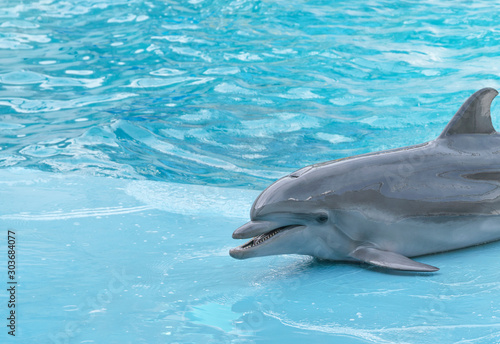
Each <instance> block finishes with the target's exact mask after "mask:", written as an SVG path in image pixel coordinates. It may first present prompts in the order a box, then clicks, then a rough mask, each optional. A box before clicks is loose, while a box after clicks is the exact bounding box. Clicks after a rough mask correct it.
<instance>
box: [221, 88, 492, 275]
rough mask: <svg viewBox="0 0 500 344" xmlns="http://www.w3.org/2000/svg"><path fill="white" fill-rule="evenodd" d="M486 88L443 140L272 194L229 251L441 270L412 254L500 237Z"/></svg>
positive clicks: (343, 165) (289, 183)
mask: <svg viewBox="0 0 500 344" xmlns="http://www.w3.org/2000/svg"><path fill="white" fill-rule="evenodd" d="M497 94H498V92H497V91H496V90H495V89H493V88H484V89H481V90H479V91H477V92H476V93H474V94H473V95H472V96H470V97H469V98H468V99H467V100H466V101H465V103H464V104H463V105H462V106H461V107H460V109H459V110H458V111H457V113H456V114H455V115H454V116H453V118H452V119H451V121H450V122H449V123H448V125H447V126H446V127H445V128H444V130H443V132H442V133H441V135H439V137H438V138H436V139H435V140H432V141H429V142H425V143H422V144H417V145H414V146H409V147H403V148H397V149H391V150H386V151H380V152H374V153H368V154H363V155H358V156H353V157H348V158H343V159H338V160H333V161H328V162H324V163H319V164H315V165H310V166H307V167H304V168H302V169H299V170H297V171H295V172H293V173H291V174H290V175H287V176H285V177H283V178H281V179H279V180H277V181H276V182H274V183H273V184H271V185H270V186H269V187H268V188H267V189H265V190H264V191H263V192H262V193H261V194H260V195H259V196H258V197H257V199H256V200H255V202H254V203H253V205H252V208H251V211H250V220H251V221H250V222H248V223H246V224H244V225H243V226H241V227H239V228H238V229H236V231H235V232H234V233H233V238H234V239H248V238H251V240H250V241H248V242H247V243H245V244H243V245H241V246H238V247H236V248H233V249H231V250H230V251H229V253H230V255H231V256H232V257H233V258H237V259H246V258H252V257H259V256H268V255H277V254H301V255H310V256H313V257H317V258H320V259H325V260H333V261H355V262H356V261H357V262H365V263H368V264H372V265H375V266H378V267H382V268H387V269H395V270H403V271H418V272H433V271H437V270H439V269H438V268H437V267H434V266H431V265H427V264H423V263H420V262H417V261H415V260H413V259H410V257H416V256H422V255H427V254H433V253H438V252H445V251H450V250H455V249H459V248H464V247H469V246H473V245H479V244H483V243H487V242H491V241H495V240H499V239H500V216H499V215H500V134H498V133H497V132H496V131H495V129H494V128H493V125H492V122H491V115H490V107H491V102H492V101H493V99H494V98H495V97H496V96H497Z"/></svg>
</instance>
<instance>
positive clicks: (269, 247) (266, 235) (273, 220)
mask: <svg viewBox="0 0 500 344" xmlns="http://www.w3.org/2000/svg"><path fill="white" fill-rule="evenodd" d="M315 169H316V168H315V167H314V166H308V167H305V168H303V169H301V170H299V171H296V172H294V173H292V174H290V175H288V176H286V177H283V178H281V179H279V180H278V181H276V182H275V183H273V184H272V185H271V186H269V187H268V188H267V189H265V190H264V191H263V192H262V193H261V194H260V195H259V197H257V199H256V200H255V202H254V204H253V206H252V209H251V211H250V219H251V221H250V222H248V223H246V224H244V225H243V226H241V227H239V228H238V229H236V231H234V233H233V238H234V239H251V240H250V241H248V242H247V243H245V244H243V245H241V246H238V247H236V248H233V249H231V250H230V251H229V254H230V255H231V256H232V257H233V258H236V259H246V258H252V257H260V256H269V255H277V254H304V255H312V256H316V257H323V256H324V257H325V258H329V259H331V258H335V257H332V246H339V247H341V245H340V242H339V244H338V245H336V244H335V243H333V244H332V241H336V239H338V238H336V236H337V234H338V233H337V231H336V227H335V224H334V222H333V217H334V214H333V210H332V207H331V206H327V202H326V201H327V196H328V194H329V193H332V192H333V191H332V190H330V189H328V188H327V189H326V190H325V185H321V183H320V184H317V183H316V184H314V183H312V181H314V180H317V178H307V177H306V176H305V175H304V173H309V174H316V173H312V172H313V171H314V170H315Z"/></svg>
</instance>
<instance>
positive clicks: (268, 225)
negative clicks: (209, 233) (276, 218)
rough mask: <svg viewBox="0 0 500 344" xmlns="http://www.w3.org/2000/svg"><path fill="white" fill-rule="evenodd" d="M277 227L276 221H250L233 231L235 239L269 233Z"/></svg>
mask: <svg viewBox="0 0 500 344" xmlns="http://www.w3.org/2000/svg"><path fill="white" fill-rule="evenodd" d="M274 228H276V223H275V222H270V221H250V222H247V223H245V224H244V225H243V226H241V227H240V228H238V229H237V230H235V231H234V233H233V239H248V238H253V237H255V236H257V235H260V234H264V233H267V232H269V231H271V230H273V229H274Z"/></svg>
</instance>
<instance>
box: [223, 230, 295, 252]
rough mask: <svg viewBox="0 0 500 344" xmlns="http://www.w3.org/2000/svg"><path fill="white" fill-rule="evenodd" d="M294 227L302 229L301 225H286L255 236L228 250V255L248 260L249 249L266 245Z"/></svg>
mask: <svg viewBox="0 0 500 344" xmlns="http://www.w3.org/2000/svg"><path fill="white" fill-rule="evenodd" d="M296 227H302V225H288V226H282V227H278V228H275V229H273V230H270V231H268V232H266V233H263V234H260V235H257V236H255V237H253V238H252V239H251V240H249V241H248V242H246V243H245V244H243V245H241V246H238V247H235V248H233V249H231V250H229V255H230V256H231V257H233V258H236V259H245V258H250V257H249V256H247V254H246V253H247V252H249V251H251V249H254V248H256V247H259V246H261V245H262V244H264V243H267V242H268V241H269V240H271V239H272V238H274V237H276V236H279V234H280V233H283V232H286V231H288V230H290V229H292V228H296Z"/></svg>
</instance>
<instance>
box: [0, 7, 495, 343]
mask: <svg viewBox="0 0 500 344" xmlns="http://www.w3.org/2000/svg"><path fill="white" fill-rule="evenodd" d="M499 15H500V7H499V6H497V5H496V4H492V3H491V2H487V1H474V2H468V1H462V2H456V1H446V0H445V1H431V0H427V1H402V2H401V1H400V2H396V1H382V0H373V1H368V2H352V1H319V0H312V1H300V0H299V1H280V0H277V1H257V0H255V1H250V0H235V1H230V0H214V1H210V0H189V1H159V0H152V1H143V0H141V1H139V0H137V1H134V0H131V1H126V0H118V1H117V0H91V1H78V0H68V1H62V0H41V1H19V0H17V1H9V2H6V1H4V2H3V3H2V6H0V195H1V196H0V209H1V210H0V231H3V233H2V234H1V237H2V238H4V239H2V240H0V255H2V256H3V257H4V258H2V259H0V276H3V277H2V278H1V281H0V283H2V288H0V298H1V300H3V301H2V302H1V303H0V314H1V318H2V319H5V320H3V323H2V324H1V328H3V330H2V331H1V333H0V342H2V343H276V342H284V343H304V342H310V343H326V342H328V343H348V344H349V343H494V342H500V297H499V296H498V294H499V293H498V291H499V289H500V259H499V258H500V254H499V252H500V243H492V244H488V245H483V246H478V247H473V248H469V249H464V250H459V251H455V252H450V253H446V254H439V255H432V256H426V257H421V258H419V261H421V262H423V263H427V264H431V265H434V266H438V267H440V269H441V270H440V271H439V272H437V273H433V274H410V273H396V272H387V271H381V270H380V269H376V268H373V267H369V266H366V265H357V264H337V263H328V262H324V261H319V260H315V259H313V258H310V257H304V256H295V255H286V256H274V257H264V258H256V259H250V260H245V261H238V260H234V259H232V258H230V257H229V255H228V251H229V249H230V248H231V247H234V246H236V245H238V244H239V242H237V241H235V240H233V239H232V238H231V234H232V232H233V231H234V229H236V228H237V227H238V226H240V225H241V224H243V223H245V222H246V221H247V220H248V216H249V210H250V207H251V205H252V202H253V200H254V199H255V197H257V195H258V194H259V192H260V191H261V190H263V189H264V188H265V187H266V186H267V185H269V184H270V183H271V182H272V181H274V180H275V179H277V178H279V177H280V176H283V175H285V174H287V173H289V172H292V171H294V170H296V169H298V168H300V167H303V166H306V165H309V164H312V163H316V162H321V161H326V160H332V159H336V158H341V157H346V156H351V155H356V154H361V153H366V152H370V151H377V150H382V149H389V148H395V147H400V146H406V145H411V144H416V143H420V142H425V141H427V140H431V139H434V138H435V137H437V136H438V135H439V133H440V132H441V131H442V130H443V128H444V127H445V125H446V124H447V123H448V121H449V120H450V119H451V117H452V116H453V114H454V113H455V111H456V110H457V109H458V108H459V107H460V105H461V104H462V102H463V101H464V100H465V99H466V98H467V97H468V96H469V95H470V94H472V93H473V92H474V91H476V90H478V89H480V88H482V87H494V88H499V87H500V77H499V69H500V67H499V65H498V54H499V52H500V30H499V29H498V27H497V26H498V25H496V24H497V18H498V17H499ZM497 102H498V101H497ZM492 114H493V123H494V125H495V126H496V127H497V128H500V106H499V105H498V103H496V102H495V101H494V102H493V107H492ZM8 230H11V231H13V232H15V233H16V234H15V238H16V281H17V282H18V284H17V285H16V288H17V289H16V332H15V334H16V336H15V337H12V336H11V335H9V334H8V333H7V332H8V328H7V327H6V325H7V319H6V318H7V317H8V316H9V313H8V312H9V308H8V306H7V305H8V299H9V297H10V295H9V292H8V291H7V288H8V284H7V282H8V275H7V270H8V268H7V251H8V247H7V240H5V239H6V238H7V231H8Z"/></svg>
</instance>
